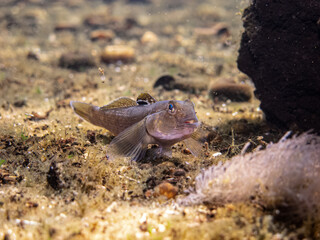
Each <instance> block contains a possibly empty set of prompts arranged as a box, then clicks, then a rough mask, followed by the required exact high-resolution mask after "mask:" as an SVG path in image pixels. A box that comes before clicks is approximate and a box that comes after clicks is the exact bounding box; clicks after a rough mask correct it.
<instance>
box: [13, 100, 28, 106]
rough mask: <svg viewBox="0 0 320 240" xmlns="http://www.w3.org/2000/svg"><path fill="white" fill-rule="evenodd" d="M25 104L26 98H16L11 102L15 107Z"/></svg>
mask: <svg viewBox="0 0 320 240" xmlns="http://www.w3.org/2000/svg"><path fill="white" fill-rule="evenodd" d="M26 105H27V101H26V100H24V99H23V100H17V101H15V102H14V103H13V106H15V107H17V108H21V107H24V106H26Z"/></svg>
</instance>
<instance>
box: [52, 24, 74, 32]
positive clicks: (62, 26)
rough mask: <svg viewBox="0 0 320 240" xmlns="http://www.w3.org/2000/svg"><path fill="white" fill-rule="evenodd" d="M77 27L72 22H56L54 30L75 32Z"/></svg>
mask: <svg viewBox="0 0 320 240" xmlns="http://www.w3.org/2000/svg"><path fill="white" fill-rule="evenodd" d="M77 29H78V26H77V25H76V24H73V23H58V24H57V25H56V26H55V27H54V31H55V32H61V31H69V32H75V31H76V30H77Z"/></svg>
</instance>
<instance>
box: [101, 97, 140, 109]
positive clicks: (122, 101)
mask: <svg viewBox="0 0 320 240" xmlns="http://www.w3.org/2000/svg"><path fill="white" fill-rule="evenodd" d="M133 106H137V103H136V102H135V101H134V100H132V99H131V98H127V97H120V98H117V99H116V100H114V101H112V102H111V103H109V104H107V105H104V106H102V107H100V110H102V111H103V110H108V109H114V108H124V107H133Z"/></svg>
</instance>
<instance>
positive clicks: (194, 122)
mask: <svg viewBox="0 0 320 240" xmlns="http://www.w3.org/2000/svg"><path fill="white" fill-rule="evenodd" d="M184 123H185V124H186V125H188V126H194V127H198V126H199V122H198V120H197V119H189V120H186V121H184Z"/></svg>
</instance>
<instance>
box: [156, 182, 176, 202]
mask: <svg viewBox="0 0 320 240" xmlns="http://www.w3.org/2000/svg"><path fill="white" fill-rule="evenodd" d="M155 190H156V192H157V193H158V194H159V195H162V196H165V197H167V198H168V199H170V198H174V197H175V196H176V195H177V193H178V188H177V187H175V186H173V185H172V184H171V183H168V182H163V183H161V184H159V185H158V186H157V187H156V188H155Z"/></svg>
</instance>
